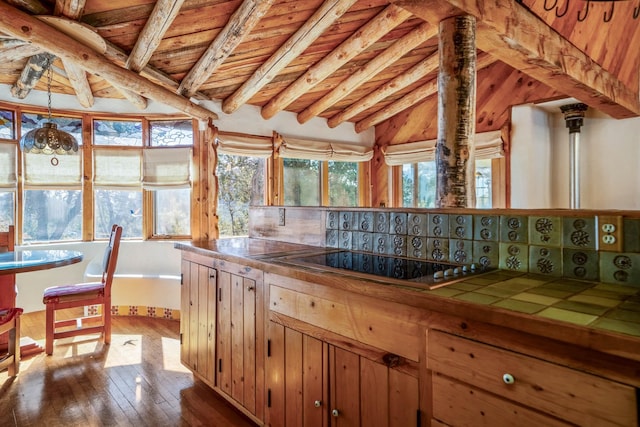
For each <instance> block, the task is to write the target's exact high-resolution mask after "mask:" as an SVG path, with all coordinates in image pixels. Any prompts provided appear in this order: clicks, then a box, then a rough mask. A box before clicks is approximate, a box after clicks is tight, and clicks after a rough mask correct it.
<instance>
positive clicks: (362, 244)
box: [352, 231, 373, 252]
mask: <svg viewBox="0 0 640 427" xmlns="http://www.w3.org/2000/svg"><path fill="white" fill-rule="evenodd" d="M352 249H353V250H354V251H362V252H373V233H363V232H361V231H354V232H353V248H352Z"/></svg>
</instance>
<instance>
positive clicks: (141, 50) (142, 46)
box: [59, 0, 184, 73]
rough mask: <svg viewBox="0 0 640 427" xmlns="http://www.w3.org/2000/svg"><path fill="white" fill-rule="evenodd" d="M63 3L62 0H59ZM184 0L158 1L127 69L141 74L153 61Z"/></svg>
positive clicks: (132, 51) (130, 56)
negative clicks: (150, 61) (152, 56)
mask: <svg viewBox="0 0 640 427" xmlns="http://www.w3.org/2000/svg"><path fill="white" fill-rule="evenodd" d="M59 1H61V0H59ZM182 3H184V0H158V2H157V3H156V5H155V6H154V8H153V11H152V12H151V16H149V19H148V20H147V23H146V24H145V25H144V28H143V29H142V32H141V33H140V35H139V36H138V40H136V44H135V46H133V49H132V50H131V53H130V54H129V58H128V59H127V64H126V67H127V68H128V69H130V70H132V71H135V72H136V73H139V72H140V71H141V70H142V69H143V68H144V67H145V65H147V63H148V62H149V59H151V55H153V52H154V51H155V50H156V49H157V48H158V46H159V45H160V41H161V40H162V38H163V37H164V35H165V33H166V32H167V30H168V29H169V26H171V23H172V22H173V20H174V19H176V16H178V13H179V12H180V8H181V7H182Z"/></svg>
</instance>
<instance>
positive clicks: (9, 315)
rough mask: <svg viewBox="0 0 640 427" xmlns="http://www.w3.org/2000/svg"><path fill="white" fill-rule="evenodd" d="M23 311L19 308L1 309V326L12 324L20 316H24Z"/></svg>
mask: <svg viewBox="0 0 640 427" xmlns="http://www.w3.org/2000/svg"><path fill="white" fill-rule="evenodd" d="M22 311H23V310H22V309H21V308H18V307H14V308H3V309H0V325H4V324H5V323H7V322H11V321H12V320H13V319H14V317H16V316H17V315H18V314H22Z"/></svg>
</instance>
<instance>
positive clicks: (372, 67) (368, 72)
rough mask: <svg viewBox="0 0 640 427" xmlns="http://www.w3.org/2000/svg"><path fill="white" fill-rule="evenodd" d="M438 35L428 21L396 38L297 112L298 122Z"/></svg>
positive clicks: (434, 26)
mask: <svg viewBox="0 0 640 427" xmlns="http://www.w3.org/2000/svg"><path fill="white" fill-rule="evenodd" d="M437 35H438V27H437V26H436V25H431V24H430V23H427V22H425V23H423V24H421V25H419V26H418V27H417V28H416V29H414V30H413V31H411V32H409V33H408V34H407V35H405V36H404V37H402V38H400V39H398V40H396V41H395V42H394V43H393V44H392V45H391V46H389V47H388V48H387V49H385V51H384V52H382V53H381V54H380V55H378V56H376V57H375V58H373V59H372V60H371V61H369V62H367V64H366V65H365V66H363V67H362V68H360V69H359V70H358V71H356V72H355V73H353V74H352V75H350V76H349V77H347V78H346V79H344V80H343V81H342V82H340V84H339V85H338V86H336V87H335V88H334V89H333V90H332V91H331V92H329V93H328V94H326V95H325V96H323V97H322V98H320V99H319V100H317V101H316V102H314V103H313V104H311V105H310V106H309V107H307V108H306V109H304V110H303V111H302V112H300V114H298V122H300V123H305V122H307V121H308V120H309V119H311V118H312V117H314V116H317V115H318V114H320V113H321V112H323V111H324V110H326V109H327V108H329V107H330V106H332V105H333V104H335V103H336V102H338V101H339V100H341V99H342V98H344V97H345V96H347V95H348V94H350V93H351V92H352V91H354V90H355V89H356V88H357V87H358V86H360V85H361V84H362V83H363V82H365V81H367V80H368V79H369V78H370V77H372V76H374V75H375V74H377V73H378V72H380V71H381V70H383V69H384V68H386V67H388V66H390V65H391V64H393V63H394V62H395V61H397V60H398V59H400V58H401V57H402V56H403V55H404V54H405V53H407V52H409V51H410V50H412V49H413V48H414V47H416V46H418V45H420V44H421V43H423V42H425V41H427V40H429V39H431V38H432V37H435V36H437Z"/></svg>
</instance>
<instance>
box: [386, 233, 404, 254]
mask: <svg viewBox="0 0 640 427" xmlns="http://www.w3.org/2000/svg"><path fill="white" fill-rule="evenodd" d="M389 242H390V243H391V244H390V245H389V249H390V252H389V255H393V256H407V236H406V235H400V234H390V235H389Z"/></svg>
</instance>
